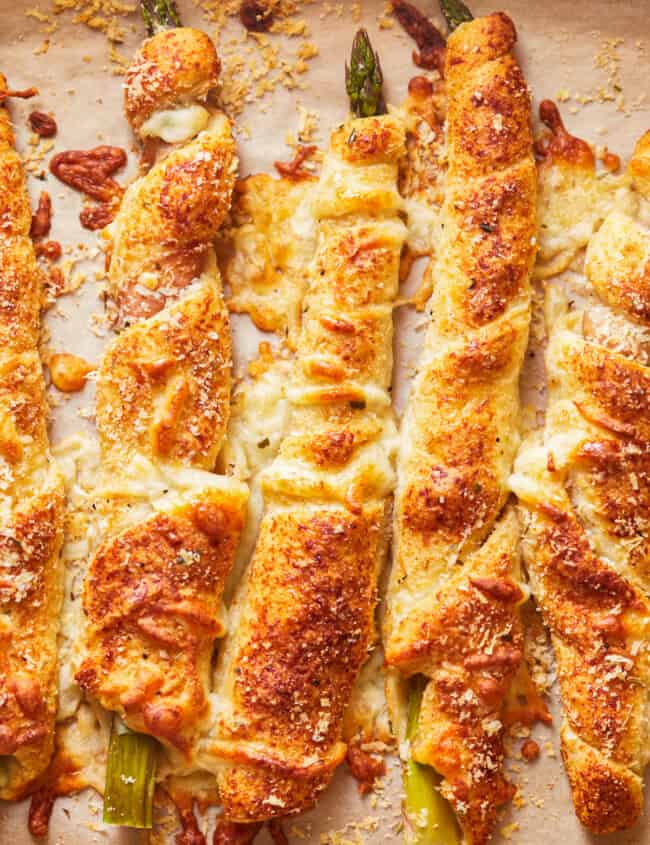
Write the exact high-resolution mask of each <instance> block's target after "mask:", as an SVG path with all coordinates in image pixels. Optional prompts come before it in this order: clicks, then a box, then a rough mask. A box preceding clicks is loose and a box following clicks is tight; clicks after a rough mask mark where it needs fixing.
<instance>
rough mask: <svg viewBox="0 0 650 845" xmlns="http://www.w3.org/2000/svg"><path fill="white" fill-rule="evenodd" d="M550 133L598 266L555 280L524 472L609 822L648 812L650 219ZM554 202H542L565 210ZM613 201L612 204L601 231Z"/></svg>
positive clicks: (534, 564) (532, 536) (585, 785)
mask: <svg viewBox="0 0 650 845" xmlns="http://www.w3.org/2000/svg"><path fill="white" fill-rule="evenodd" d="M547 111H550V110H549V109H548V108H547ZM552 117H553V116H552ZM558 121H559V116H555V117H553V120H552V121H551V122H552V124H553V126H552V128H553V129H554V132H555V133H556V135H557V134H558V133H559V135H560V136H562V135H563V134H565V130H563V129H561V128H558ZM547 122H548V121H547ZM560 126H561V124H560ZM581 143H583V142H581ZM548 149H549V151H550V154H551V157H553V156H555V157H556V158H557V157H558V156H559V157H560V158H561V161H562V162H563V164H562V167H563V169H564V171H565V172H566V174H567V177H566V179H564V180H563V181H562V182H561V183H560V185H558V184H555V188H556V190H558V189H559V196H558V197H557V202H559V203H562V202H564V203H566V204H567V205H568V206H569V207H572V210H573V213H574V214H575V218H576V219H575V223H576V224H578V225H579V224H585V228H584V232H586V234H587V237H586V238H585V240H584V245H586V247H587V249H586V255H584V272H576V273H575V274H574V276H572V277H570V280H573V282H574V286H575V285H577V286H578V287H577V290H578V291H579V295H578V297H577V298H576V300H575V304H573V303H571V304H570V302H569V299H568V297H569V296H573V295H574V294H573V293H572V291H573V287H571V286H568V287H567V289H566V290H563V289H562V287H561V286H560V284H559V283H558V282H557V281H556V280H553V282H552V284H551V285H550V286H549V288H548V290H547V303H546V324H547V332H548V334H549V344H548V350H547V353H546V366H547V371H548V373H549V388H550V390H549V406H548V410H547V416H546V424H545V428H544V430H543V432H540V433H537V434H534V435H532V436H531V438H530V439H529V440H528V441H527V443H526V444H524V447H523V448H522V451H521V453H520V455H519V457H518V459H517V464H516V472H515V475H514V477H513V480H512V481H513V488H514V490H515V491H516V492H517V494H518V496H519V498H520V500H521V501H522V502H523V510H524V514H525V518H526V523H527V531H526V534H525V543H524V549H525V553H526V560H527V564H528V569H529V572H530V575H531V581H532V585H533V588H534V591H535V594H536V597H537V600H538V602H539V604H540V606H541V609H542V612H543V615H544V619H545V621H546V624H547V625H548V627H549V628H550V630H551V634H552V639H553V644H554V647H555V654H556V659H557V666H558V676H559V681H560V689H561V694H562V701H563V705H564V722H563V725H562V730H561V737H562V754H563V758H564V762H565V766H566V769H567V773H568V776H569V781H570V783H571V788H572V792H573V800H574V804H575V808H576V812H577V814H578V817H579V819H580V821H581V822H582V823H583V824H584V825H586V826H587V827H588V828H589V829H590V830H592V831H594V832H595V833H609V832H612V831H615V830H620V829H623V828H627V827H629V826H631V825H633V824H634V823H635V822H636V821H637V819H638V818H639V815H640V812H641V808H642V803H643V795H642V789H643V769H644V767H645V765H646V763H647V760H648V689H649V686H650V671H649V665H650V664H649V662H648V654H649V651H650V602H649V600H648V583H649V582H648V573H649V572H650V567H649V565H648V553H649V547H648V536H649V534H648V532H649V531H650V516H649V510H648V508H649V504H650V452H649V450H648V438H649V437H650V426H649V422H648V421H649V419H650V404H649V400H648V395H649V393H648V391H649V390H650V370H649V369H648V367H647V363H648V362H647V357H646V351H645V346H644V344H643V343H638V342H635V337H636V338H638V337H641V336H644V335H645V332H646V331H647V329H648V328H649V327H650V323H649V321H648V314H649V313H650V312H649V311H648V301H647V300H648V286H647V281H646V278H645V277H646V273H647V268H646V261H647V255H648V250H649V249H650V235H649V234H648V231H647V230H646V229H645V228H644V227H643V226H642V225H641V224H640V223H639V222H638V219H637V216H636V214H635V213H634V212H635V203H636V202H637V200H636V199H635V198H634V196H633V195H632V194H631V192H630V188H629V181H630V175H626V176H625V177H623V178H624V179H626V180H627V182H628V184H627V186H626V185H625V183H624V187H623V188H621V183H620V181H619V182H612V181H611V177H608V176H606V177H603V178H602V180H601V181H605V180H610V181H606V182H605V187H603V188H602V189H601V191H602V198H601V200H599V201H598V203H599V208H597V209H596V210H594V209H593V208H592V209H586V210H584V211H583V205H582V200H580V201H579V202H578V204H577V206H576V205H575V203H574V201H573V200H574V189H573V187H571V181H572V179H571V174H572V173H575V174H576V175H575V177H574V179H573V181H574V182H575V181H578V182H579V181H580V180H582V179H583V176H582V175H581V174H584V173H587V174H593V172H594V162H593V158H591V159H589V156H587V153H586V152H585V151H584V150H583V148H582V147H581V146H580V145H579V144H578V143H577V142H574V143H567V142H566V139H565V140H564V141H561V142H560V143H555V144H554V143H553V142H551V143H550V144H549V145H548ZM581 150H582V152H580V151H581ZM576 153H579V154H576ZM554 166H555V165H553V164H552V162H550V161H547V160H545V161H544V162H543V163H542V165H541V170H540V180H541V183H542V185H543V184H544V182H545V181H546V180H548V179H553V178H554V176H553V167H554ZM646 168H647V142H646V141H645V140H642V141H641V142H640V143H639V145H638V146H637V150H636V152H635V156H634V158H633V160H632V162H631V164H630V168H629V173H630V174H631V176H632V177H633V178H635V176H636V174H638V176H639V181H638V183H637V184H636V188H637V190H638V191H639V193H640V194H641V203H643V202H647V198H648V197H647V195H645V196H644V191H647V188H648V184H647V182H646V181H645V179H644V174H645V173H646V172H647V169H646ZM590 178H593V176H591V177H590ZM545 190H548V187H547V188H546V189H545ZM622 191H624V192H625V191H626V192H627V193H628V195H629V196H628V197H627V199H626V203H625V204H624V205H622V204H621V203H620V194H621V192H622ZM615 193H617V194H618V195H619V201H618V202H617V201H615V200H614V198H613V196H612V195H613V194H615ZM592 197H593V194H592ZM598 203H597V204H598ZM554 208H555V205H554V204H549V205H548V206H547V207H546V208H545V210H544V213H543V214H542V217H541V220H542V221H545V220H549V221H550V223H549V225H555V223H554V217H553V209H554ZM604 211H605V213H603V212H604ZM597 215H602V216H603V217H604V220H603V222H602V225H600V227H599V228H598V230H597V231H596V232H595V233H593V230H594V222H593V221H594V219H595V217H596V216H597ZM571 248H572V249H574V250H575V249H576V244H575V243H574V244H572V245H571ZM578 256H579V257H580V256H581V253H580V252H579V253H578ZM573 266H574V267H575V268H576V269H577V270H581V269H582V268H581V266H580V265H578V264H577V263H576V264H574V265H573ZM585 291H586V292H585Z"/></svg>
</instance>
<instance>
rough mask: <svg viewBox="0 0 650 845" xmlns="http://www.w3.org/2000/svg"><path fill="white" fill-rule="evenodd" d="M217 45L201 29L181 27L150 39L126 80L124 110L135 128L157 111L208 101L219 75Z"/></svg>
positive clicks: (140, 51)
mask: <svg viewBox="0 0 650 845" xmlns="http://www.w3.org/2000/svg"><path fill="white" fill-rule="evenodd" d="M220 70H221V64H220V62H219V58H218V56H217V53H216V50H215V49H214V44H213V43H212V41H211V40H210V38H209V37H208V36H207V35H206V34H205V33H204V32H201V31H200V30H198V29H191V28H190V27H180V28H178V29H168V30H165V31H164V32H159V33H157V34H156V35H154V36H153V37H152V38H149V39H147V40H146V41H145V42H144V44H143V45H142V47H141V48H140V50H138V52H137V53H136V55H135V58H134V59H133V61H132V62H131V64H130V65H129V69H128V71H127V74H126V77H125V80H124V110H125V112H126V117H127V120H128V121H129V123H130V124H131V126H132V127H133V129H134V130H136V131H137V130H138V129H139V128H140V126H142V124H143V123H144V122H145V121H146V120H148V118H150V117H151V115H152V114H153V113H154V112H155V111H159V110H161V109H169V108H177V107H179V106H183V105H187V104H188V103H191V102H194V101H197V100H205V98H206V96H207V94H208V91H209V90H210V89H211V88H214V87H215V85H216V84H217V81H218V78H219V71H220Z"/></svg>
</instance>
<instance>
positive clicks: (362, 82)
mask: <svg viewBox="0 0 650 845" xmlns="http://www.w3.org/2000/svg"><path fill="white" fill-rule="evenodd" d="M383 82H384V77H383V74H382V72H381V63H380V61H379V54H378V53H377V52H376V51H375V50H373V48H372V44H371V43H370V38H369V36H368V33H367V32H366V30H365V29H359V30H357V33H356V35H355V36H354V40H353V41H352V50H351V52H350V64H349V65H348V63H347V62H346V64H345V90H346V91H347V94H348V97H349V98H350V107H351V109H352V111H353V113H354V114H355V115H356V116H357V117H372V116H373V115H377V114H384V113H385V111H386V104H385V103H384V97H383V94H382V85H383Z"/></svg>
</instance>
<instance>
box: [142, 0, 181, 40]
mask: <svg viewBox="0 0 650 845" xmlns="http://www.w3.org/2000/svg"><path fill="white" fill-rule="evenodd" d="M140 11H141V12H142V19H143V20H144V23H145V26H146V27H147V32H148V33H149V35H155V34H156V33H157V32H160V30H161V29H171V28H172V27H175V26H180V25H181V19H180V16H179V14H178V9H177V8H176V3H175V2H174V0H140Z"/></svg>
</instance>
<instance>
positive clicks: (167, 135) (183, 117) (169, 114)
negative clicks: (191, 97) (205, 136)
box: [140, 104, 210, 144]
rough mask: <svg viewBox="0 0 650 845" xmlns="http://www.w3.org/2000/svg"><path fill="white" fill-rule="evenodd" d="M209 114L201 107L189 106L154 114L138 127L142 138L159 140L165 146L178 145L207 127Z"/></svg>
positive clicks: (163, 110)
mask: <svg viewBox="0 0 650 845" xmlns="http://www.w3.org/2000/svg"><path fill="white" fill-rule="evenodd" d="M209 119H210V113H209V112H208V110H207V109H205V108H203V106H199V105H196V104H194V105H191V106H183V107H181V108H178V109H162V110H160V111H156V112H154V113H153V114H152V115H151V117H150V118H149V120H146V121H145V122H144V123H143V124H142V126H141V127H140V135H142V137H151V138H160V139H161V140H163V141H165V143H167V144H180V143H181V142H183V141H189V139H190V138H193V137H194V136H195V135H198V134H199V132H201V131H202V130H203V129H205V127H206V126H207V125H208V121H209Z"/></svg>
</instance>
